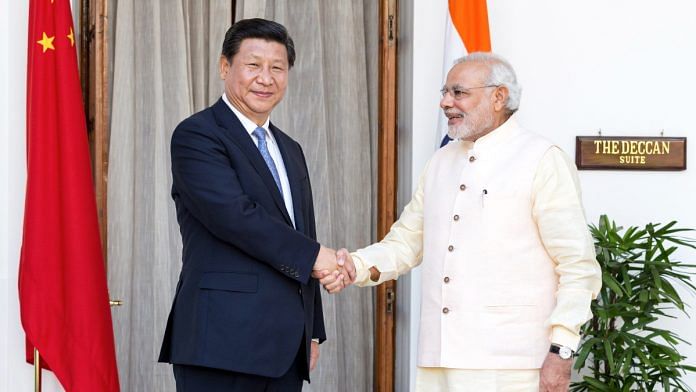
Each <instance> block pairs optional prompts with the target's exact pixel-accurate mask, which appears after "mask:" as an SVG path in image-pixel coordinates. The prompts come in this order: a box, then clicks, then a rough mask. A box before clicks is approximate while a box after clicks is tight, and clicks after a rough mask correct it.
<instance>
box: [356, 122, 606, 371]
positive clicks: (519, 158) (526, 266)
mask: <svg viewBox="0 0 696 392" xmlns="http://www.w3.org/2000/svg"><path fill="white" fill-rule="evenodd" d="M579 189H580V187H579V184H578V179H577V173H576V170H575V167H574V165H573V164H572V163H571V162H570V161H569V160H568V158H567V157H566V156H565V154H563V152H562V151H561V150H560V149H558V148H557V147H554V146H552V145H551V144H550V143H549V142H547V141H546V140H545V139H543V138H541V137H539V136H536V135H534V134H533V133H530V132H527V131H525V130H523V129H521V128H520V127H519V126H518V125H517V124H516V123H515V121H514V119H509V120H508V121H507V122H506V123H505V124H503V125H502V126H501V127H499V128H498V129H496V130H494V131H493V132H491V133H489V134H488V135H486V136H484V137H482V138H480V139H479V140H477V141H476V142H475V143H471V142H454V143H450V144H449V145H448V146H446V147H444V148H442V149H440V150H438V151H437V152H436V153H435V155H434V156H433V158H432V159H431V161H430V162H429V163H428V166H427V167H426V169H425V171H424V173H423V175H422V176H421V179H420V181H419V184H418V187H417V189H416V192H415V194H414V196H413V199H412V200H411V202H410V203H409V204H408V205H407V206H406V208H405V209H404V211H403V213H402V215H401V217H400V218H399V220H398V221H397V222H396V223H395V224H394V225H393V226H392V228H391V230H390V232H389V234H387V236H386V237H385V239H384V240H383V241H381V242H380V243H378V244H374V245H372V246H369V247H367V248H364V249H361V250H359V251H357V252H356V253H354V254H353V258H354V261H355V263H356V267H357V270H358V277H357V282H356V284H358V285H361V286H363V285H372V284H377V283H380V282H383V281H385V280H389V279H396V278H397V277H398V275H401V274H404V273H406V272H408V271H409V270H410V269H411V268H414V267H416V266H417V265H419V264H420V263H421V260H423V261H424V263H423V264H424V265H423V274H422V285H423V292H422V305H421V328H420V332H421V334H420V338H419V350H418V351H419V359H418V365H419V366H425V367H444V368H458V369H534V368H539V367H540V366H541V364H542V362H543V358H544V357H545V355H546V353H547V352H548V347H549V343H550V342H554V343H558V344H562V345H565V346H569V347H571V348H576V347H577V344H578V342H579V335H578V332H579V328H580V326H581V325H582V324H583V323H584V322H585V321H586V320H588V319H589V318H590V317H591V313H590V301H591V300H592V298H594V297H595V296H596V294H597V292H598V290H599V288H600V285H601V272H600V269H599V266H598V264H597V262H596V260H595V254H594V246H593V243H592V239H591V237H590V234H589V231H588V229H587V226H586V222H585V218H584V213H583V209H582V205H581V199H580V191H579ZM371 266H376V267H377V268H378V269H379V270H380V271H381V276H380V281H379V282H371V281H370V280H369V272H368V269H369V268H370V267H371Z"/></svg>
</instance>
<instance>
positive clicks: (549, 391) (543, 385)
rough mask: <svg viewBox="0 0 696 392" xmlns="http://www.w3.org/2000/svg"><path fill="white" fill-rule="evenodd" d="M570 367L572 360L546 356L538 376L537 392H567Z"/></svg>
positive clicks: (553, 355) (555, 355) (550, 355)
mask: <svg viewBox="0 0 696 392" xmlns="http://www.w3.org/2000/svg"><path fill="white" fill-rule="evenodd" d="M572 367H573V359H572V358H571V359H561V357H559V356H558V355H557V354H553V353H548V354H546V359H545V360H544V364H543V365H541V373H540V374H539V392H567V391H568V387H569V386H570V370H571V369H572Z"/></svg>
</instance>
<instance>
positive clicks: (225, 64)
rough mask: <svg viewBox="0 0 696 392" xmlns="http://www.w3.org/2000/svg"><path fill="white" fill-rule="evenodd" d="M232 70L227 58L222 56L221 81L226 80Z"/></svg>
mask: <svg viewBox="0 0 696 392" xmlns="http://www.w3.org/2000/svg"><path fill="white" fill-rule="evenodd" d="M229 69H230V62H229V61H227V57H225V56H220V79H225V76H227V72H228V71H229Z"/></svg>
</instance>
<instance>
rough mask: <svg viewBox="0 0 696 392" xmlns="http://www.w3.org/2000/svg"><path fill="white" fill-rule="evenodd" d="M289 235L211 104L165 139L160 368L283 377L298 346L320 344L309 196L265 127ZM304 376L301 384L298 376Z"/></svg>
mask: <svg viewBox="0 0 696 392" xmlns="http://www.w3.org/2000/svg"><path fill="white" fill-rule="evenodd" d="M270 131H271V132H273V136H274V137H275V139H276V141H277V143H278V146H279V149H280V152H281V154H282V155H283V160H284V163H285V168H286V170H287V174H288V179H289V182H290V188H291V191H292V199H293V207H294V209H295V223H296V227H297V228H296V229H295V228H293V226H292V221H291V220H290V217H289V216H288V212H287V210H286V208H285V204H284V203H283V199H282V197H281V194H280V192H279V190H278V188H277V186H276V184H275V182H274V180H273V177H272V175H271V172H270V170H269V169H268V167H267V166H266V163H265V162H264V160H263V158H262V156H261V154H260V153H259V151H258V149H257V147H256V145H255V144H254V142H253V141H252V139H251V137H250V136H249V134H248V133H247V132H246V130H244V128H243V127H242V124H241V123H240V122H239V120H238V119H237V117H236V116H235V114H234V113H233V112H232V111H231V110H230V109H229V107H227V105H226V104H225V102H224V101H223V100H222V99H220V100H218V102H217V103H215V104H214V105H213V106H211V107H209V108H207V109H205V110H203V111H201V112H199V113H196V114H194V115H193V116H191V117H189V118H187V119H186V120H184V121H182V122H181V124H179V126H177V128H176V129H175V130H174V133H173V135H172V144H171V154H172V175H173V186H172V197H173V199H174V202H175V204H176V210H177V219H178V221H179V226H180V229H181V237H182V239H183V244H184V248H183V267H182V270H181V275H180V277H179V283H178V285H177V288H176V295H175V297H174V304H173V305H172V310H171V313H170V314H169V320H168V322H167V329H166V331H165V335H164V342H163V343H162V351H161V353H160V357H159V361H160V362H169V363H174V364H181V365H196V366H205V367H211V368H218V369H226V370H231V371H235V372H241V373H249V374H256V375H261V376H266V377H279V376H281V375H283V374H284V373H285V372H286V371H287V370H288V369H289V367H290V365H291V364H292V362H293V360H294V359H295V357H296V355H297V352H298V350H299V348H300V344H301V342H302V339H304V340H305V346H304V347H305V357H306V358H307V361H308V362H309V360H308V358H309V347H310V342H309V341H310V339H311V338H318V339H319V340H320V341H323V340H325V339H326V337H325V332H324V320H323V314H322V308H321V295H320V294H321V293H320V290H319V284H318V281H317V280H315V279H313V278H311V277H310V274H311V272H312V266H313V265H314V261H315V259H316V256H317V254H318V252H319V243H317V242H316V240H315V239H316V230H315V223H314V207H313V204H312V190H311V187H310V183H309V176H308V172H307V165H306V162H305V158H304V154H303V153H302V149H301V147H300V145H299V144H298V143H297V142H295V141H294V140H292V139H291V138H290V137H289V136H287V135H286V134H285V133H283V132H282V131H280V130H279V129H278V128H276V127H275V126H273V125H272V124H271V125H270ZM308 377H309V375H308V374H306V375H305V378H307V379H308Z"/></svg>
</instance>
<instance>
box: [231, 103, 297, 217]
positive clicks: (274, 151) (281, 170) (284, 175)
mask: <svg viewBox="0 0 696 392" xmlns="http://www.w3.org/2000/svg"><path fill="white" fill-rule="evenodd" d="M222 100H223V101H225V103H226V104H227V106H228V107H229V108H230V109H231V110H232V112H233V113H234V114H235V115H236V116H237V118H238V119H239V122H241V123H242V126H243V127H244V129H246V131H247V133H249V137H250V138H251V140H252V141H253V142H254V144H255V145H256V147H257V148H258V147H259V141H258V140H257V139H256V137H255V136H254V135H253V134H252V133H253V132H254V130H256V128H257V127H261V128H263V130H264V131H266V145H267V146H268V152H269V153H270V154H271V158H273V162H274V163H275V165H276V169H277V170H278V177H279V178H280V186H281V187H282V188H283V201H284V202H285V209H287V211H288V215H290V219H291V220H292V225H293V227H295V210H294V208H293V206H292V191H291V190H290V181H289V180H288V172H287V171H286V170H285V163H284V162H283V156H282V155H281V154H280V149H279V148H278V143H276V140H275V137H273V133H272V132H270V131H269V129H268V125H269V124H270V122H271V119H270V117H269V118H267V119H266V122H265V123H263V125H257V124H256V123H254V122H253V121H251V120H250V119H249V117H247V116H245V115H244V114H242V112H240V111H239V110H237V108H235V107H234V106H233V105H232V104H231V103H230V101H229V100H228V99H227V94H222Z"/></svg>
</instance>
